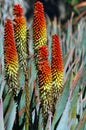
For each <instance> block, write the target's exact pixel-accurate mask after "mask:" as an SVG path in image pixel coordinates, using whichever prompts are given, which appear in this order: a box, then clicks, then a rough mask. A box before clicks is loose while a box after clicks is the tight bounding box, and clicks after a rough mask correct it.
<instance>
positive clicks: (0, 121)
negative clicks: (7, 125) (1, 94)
mask: <svg viewBox="0 0 86 130" xmlns="http://www.w3.org/2000/svg"><path fill="white" fill-rule="evenodd" d="M0 129H1V130H4V119H3V104H2V99H1V98H0Z"/></svg>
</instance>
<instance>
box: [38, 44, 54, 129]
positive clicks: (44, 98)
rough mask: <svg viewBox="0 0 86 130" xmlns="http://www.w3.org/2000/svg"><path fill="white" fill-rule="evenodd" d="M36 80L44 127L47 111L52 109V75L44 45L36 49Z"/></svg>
mask: <svg viewBox="0 0 86 130" xmlns="http://www.w3.org/2000/svg"><path fill="white" fill-rule="evenodd" d="M38 59H39V60H38V82H39V91H40V99H41V106H42V114H43V122H44V127H45V126H46V124H47V119H48V115H49V111H52V94H51V88H52V76H51V69H50V65H49V62H48V50H47V46H46V45H44V46H42V47H40V48H39V50H38Z"/></svg>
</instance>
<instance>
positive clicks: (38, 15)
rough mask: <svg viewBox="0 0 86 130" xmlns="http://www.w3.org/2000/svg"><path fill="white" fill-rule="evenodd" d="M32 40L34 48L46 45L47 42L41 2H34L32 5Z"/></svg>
mask: <svg viewBox="0 0 86 130" xmlns="http://www.w3.org/2000/svg"><path fill="white" fill-rule="evenodd" d="M33 42H34V50H36V49H38V47H39V46H42V45H46V43H47V31H46V21H45V16H44V8H43V4H42V3H41V2H39V1H38V2H36V3H35V5H34V17H33Z"/></svg>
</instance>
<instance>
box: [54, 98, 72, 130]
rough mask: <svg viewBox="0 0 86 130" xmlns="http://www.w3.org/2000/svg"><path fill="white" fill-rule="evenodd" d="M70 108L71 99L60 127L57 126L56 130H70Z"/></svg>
mask: <svg viewBox="0 0 86 130" xmlns="http://www.w3.org/2000/svg"><path fill="white" fill-rule="evenodd" d="M69 110H70V100H68V102H67V104H66V108H65V110H64V112H63V115H62V117H61V120H60V122H59V125H58V127H57V128H56V130H68V125H67V124H68V119H69V118H68V113H69Z"/></svg>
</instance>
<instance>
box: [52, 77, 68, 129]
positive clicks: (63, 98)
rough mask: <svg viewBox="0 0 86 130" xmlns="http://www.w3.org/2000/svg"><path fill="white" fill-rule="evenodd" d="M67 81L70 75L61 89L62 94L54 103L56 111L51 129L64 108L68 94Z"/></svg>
mask: <svg viewBox="0 0 86 130" xmlns="http://www.w3.org/2000/svg"><path fill="white" fill-rule="evenodd" d="M69 83H70V77H69V79H68V81H67V83H66V84H65V88H64V90H63V93H62V96H61V97H60V99H59V101H58V102H57V104H56V112H55V115H54V117H53V122H52V130H54V127H55V124H56V123H57V121H58V120H59V118H60V116H61V115H62V113H63V111H64V109H65V106H66V103H67V100H68V94H69V86H70V85H69Z"/></svg>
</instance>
